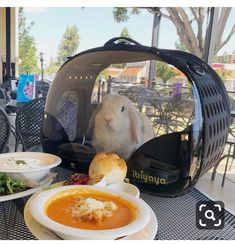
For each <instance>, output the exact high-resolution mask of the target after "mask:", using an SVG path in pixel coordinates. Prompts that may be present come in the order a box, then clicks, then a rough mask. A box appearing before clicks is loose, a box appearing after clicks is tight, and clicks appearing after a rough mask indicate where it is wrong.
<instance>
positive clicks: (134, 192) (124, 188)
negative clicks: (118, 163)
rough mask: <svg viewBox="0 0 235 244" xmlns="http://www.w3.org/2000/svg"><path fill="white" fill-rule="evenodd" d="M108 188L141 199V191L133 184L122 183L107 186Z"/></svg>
mask: <svg viewBox="0 0 235 244" xmlns="http://www.w3.org/2000/svg"><path fill="white" fill-rule="evenodd" d="M106 187H108V188H110V189H113V190H117V191H121V192H124V193H127V194H130V195H131V196H133V197H136V198H139V196H140V191H139V189H138V188H137V187H136V186H135V185H132V184H129V183H125V182H120V183H113V184H110V185H107V186H106Z"/></svg>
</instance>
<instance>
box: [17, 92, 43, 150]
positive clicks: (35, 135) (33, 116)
mask: <svg viewBox="0 0 235 244" xmlns="http://www.w3.org/2000/svg"><path fill="white" fill-rule="evenodd" d="M45 103H46V98H45V97H41V98H36V99H34V100H32V101H30V102H28V103H26V104H25V105H23V106H22V107H21V108H20V110H19V111H18V112H17V114H16V121H15V127H16V135H17V137H16V145H15V151H17V150H18V146H19V143H20V142H21V143H22V151H42V147H41V131H42V126H43V116H44V107H45Z"/></svg>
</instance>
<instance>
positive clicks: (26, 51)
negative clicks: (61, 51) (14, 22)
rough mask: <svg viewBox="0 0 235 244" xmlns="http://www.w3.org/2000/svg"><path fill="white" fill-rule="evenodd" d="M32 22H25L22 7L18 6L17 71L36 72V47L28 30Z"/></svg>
mask: <svg viewBox="0 0 235 244" xmlns="http://www.w3.org/2000/svg"><path fill="white" fill-rule="evenodd" d="M33 25H34V22H31V23H30V24H29V25H27V23H26V17H25V13H24V9H23V8H22V7H21V8H19V59H20V60H21V62H20V63H19V73H30V74H33V73H38V72H39V68H38V64H37V55H36V53H37V48H36V44H35V40H34V37H33V36H32V35H30V30H31V28H32V26H33Z"/></svg>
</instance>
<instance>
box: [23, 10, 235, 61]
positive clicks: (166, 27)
mask: <svg viewBox="0 0 235 244" xmlns="http://www.w3.org/2000/svg"><path fill="white" fill-rule="evenodd" d="M112 10H113V8H112V7H85V8H81V7H33V8H27V7H26V8H25V14H26V19H27V21H28V22H31V21H34V26H33V27H32V29H31V34H32V35H33V36H34V38H35V41H36V45H37V50H38V52H43V53H44V56H45V63H46V65H48V63H49V60H50V58H51V57H53V58H54V59H56V57H57V49H58V46H59V43H60V41H61V39H62V35H63V33H64V32H65V30H66V27H67V26H71V25H76V26H77V27H78V29H79V35H80V37H81V39H80V45H79V47H78V50H77V52H78V53H79V52H81V51H84V50H87V49H90V48H94V47H98V46H102V45H104V43H105V42H106V41H108V40H109V39H111V38H113V37H116V36H120V34H121V31H122V29H123V28H124V27H127V29H128V31H129V33H130V35H131V37H132V38H133V39H134V40H136V41H138V42H139V43H141V44H143V45H147V46H150V45H151V39H152V26H153V15H152V14H151V13H149V12H148V11H146V10H143V11H142V12H141V14H140V15H138V16H136V15H131V16H130V18H129V20H128V21H127V22H124V23H117V22H115V20H114V18H113V15H112ZM234 23H235V7H233V9H232V11H231V14H230V17H229V19H228V22H227V25H226V29H225V34H226V33H228V32H229V31H230V30H231V28H232V25H233V24H234ZM177 38H178V37H177V34H176V28H175V26H174V25H173V24H172V23H171V22H170V21H169V20H167V19H165V18H162V21H161V26H160V35H159V48H167V49H174V48H175V42H176V41H177ZM233 50H235V34H234V35H233V37H232V39H231V40H230V41H229V43H228V44H227V45H226V46H225V47H224V48H223V49H222V50H221V51H220V54H223V53H224V52H227V53H232V52H233Z"/></svg>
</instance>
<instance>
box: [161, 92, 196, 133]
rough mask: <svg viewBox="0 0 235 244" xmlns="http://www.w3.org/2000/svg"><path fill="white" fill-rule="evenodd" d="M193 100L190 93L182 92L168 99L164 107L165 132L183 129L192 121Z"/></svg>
mask: <svg viewBox="0 0 235 244" xmlns="http://www.w3.org/2000/svg"><path fill="white" fill-rule="evenodd" d="M193 115H194V100H193V99H192V98H191V94H190V93H182V94H179V95H176V96H173V97H172V98H171V99H169V102H168V103H167V105H166V107H165V109H164V119H165V125H166V127H165V128H166V133H169V132H176V131H178V129H179V130H183V129H185V128H187V127H188V126H189V124H190V123H191V122H192V119H193Z"/></svg>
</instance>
